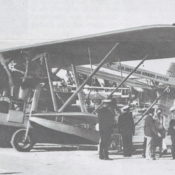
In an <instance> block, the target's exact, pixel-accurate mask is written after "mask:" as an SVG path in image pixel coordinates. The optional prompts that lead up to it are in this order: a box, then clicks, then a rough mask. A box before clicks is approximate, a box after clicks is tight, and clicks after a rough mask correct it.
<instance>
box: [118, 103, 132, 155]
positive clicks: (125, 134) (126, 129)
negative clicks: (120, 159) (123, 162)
mask: <svg viewBox="0 0 175 175" xmlns="http://www.w3.org/2000/svg"><path fill="white" fill-rule="evenodd" d="M118 128H119V133H120V134H121V135H122V140H123V151H124V157H131V156H132V136H133V135H134V134H135V127H134V121H133V117H132V113H131V112H130V108H129V106H128V105H127V106H124V107H123V108H122V114H121V115H120V116H119V119H118Z"/></svg>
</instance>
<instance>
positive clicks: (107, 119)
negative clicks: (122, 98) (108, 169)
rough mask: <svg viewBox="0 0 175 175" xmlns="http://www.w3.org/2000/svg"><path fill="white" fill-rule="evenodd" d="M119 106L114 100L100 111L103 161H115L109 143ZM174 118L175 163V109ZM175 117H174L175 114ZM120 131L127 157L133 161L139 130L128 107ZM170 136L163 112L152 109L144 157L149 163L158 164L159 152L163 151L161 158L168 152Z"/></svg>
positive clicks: (171, 129) (171, 123)
mask: <svg viewBox="0 0 175 175" xmlns="http://www.w3.org/2000/svg"><path fill="white" fill-rule="evenodd" d="M114 110H115V105H114V104H113V103H112V101H111V100H104V101H103V107H102V108H100V109H99V110H98V117H99V132H100V143H99V158H100V159H104V160H111V159H110V158H109V156H108V147H109V145H108V143H109V142H110V138H111V134H112V133H113V126H114V117H115V112H114ZM170 111H171V112H172V117H169V126H168V135H171V140H172V156H173V159H175V118H174V114H175V107H172V108H171V109H170ZM173 113H174V114H173ZM118 131H119V133H120V134H121V137H122V142H123V156H124V157H131V156H132V152H133V143H132V136H133V135H134V134H135V126H134V121H133V116H132V112H130V107H129V106H128V105H127V106H124V107H123V108H122V110H121V114H120V115H119V118H118ZM165 136H166V130H165V117H164V116H163V115H162V110H161V109H160V108H157V109H153V108H151V109H150V110H149V112H148V115H146V116H145V124H144V143H143V157H145V158H146V159H148V160H155V159H156V157H155V151H156V148H157V147H159V157H161V156H162V152H163V150H164V152H165V151H167V147H166V144H165V142H164V138H165Z"/></svg>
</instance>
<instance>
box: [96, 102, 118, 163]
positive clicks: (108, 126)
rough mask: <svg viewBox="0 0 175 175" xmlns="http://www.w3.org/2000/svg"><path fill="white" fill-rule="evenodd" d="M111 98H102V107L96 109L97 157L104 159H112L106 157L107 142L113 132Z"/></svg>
mask: <svg viewBox="0 0 175 175" xmlns="http://www.w3.org/2000/svg"><path fill="white" fill-rule="evenodd" d="M111 102H112V101H111V100H107V99H106V100H103V107H102V108H100V109H99V110H98V118H99V132H100V148H99V158H100V159H104V160H112V159H110V158H109V157H108V143H109V141H110V138H111V134H112V132H113V125H114V117H115V113H114V111H113V110H112V109H111V108H110V105H111Z"/></svg>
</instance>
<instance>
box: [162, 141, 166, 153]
mask: <svg viewBox="0 0 175 175" xmlns="http://www.w3.org/2000/svg"><path fill="white" fill-rule="evenodd" d="M162 150H163V151H162V154H166V153H167V145H166V143H165V139H163V140H162Z"/></svg>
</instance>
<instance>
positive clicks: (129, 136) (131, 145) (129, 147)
mask: <svg viewBox="0 0 175 175" xmlns="http://www.w3.org/2000/svg"><path fill="white" fill-rule="evenodd" d="M127 139H128V156H129V157H130V156H132V150H133V144H132V135H128V138H127Z"/></svg>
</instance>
